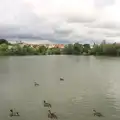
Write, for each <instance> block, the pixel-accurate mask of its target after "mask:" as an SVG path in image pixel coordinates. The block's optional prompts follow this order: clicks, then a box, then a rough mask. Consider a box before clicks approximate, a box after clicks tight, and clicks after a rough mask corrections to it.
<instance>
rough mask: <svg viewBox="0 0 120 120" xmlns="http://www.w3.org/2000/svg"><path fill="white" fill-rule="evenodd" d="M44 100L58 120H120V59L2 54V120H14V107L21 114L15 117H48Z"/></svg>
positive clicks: (17, 119)
mask: <svg viewBox="0 0 120 120" xmlns="http://www.w3.org/2000/svg"><path fill="white" fill-rule="evenodd" d="M60 77H63V78H64V81H60ZM34 81H36V82H37V83H39V84H40V86H38V87H35V86H34ZM43 100H46V101H47V102H49V103H51V104H52V108H51V111H52V112H56V115H57V116H58V119H59V120H98V119H102V120H120V58H118V57H94V56H64V55H61V56H57V55H56V56H54V55H53V56H24V57H22V56H21V57H20V56H19V57H0V120H10V119H11V118H10V117H9V110H10V109H11V108H15V109H16V111H19V112H20V115H21V116H20V117H13V118H12V120H47V119H48V118H47V116H48V115H47V114H48V108H44V107H43ZM93 109H96V111H99V112H101V113H102V114H103V115H104V116H105V117H103V118H98V117H95V116H93V111H92V110H93Z"/></svg>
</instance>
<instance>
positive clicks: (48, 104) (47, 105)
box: [44, 100, 52, 107]
mask: <svg viewBox="0 0 120 120" xmlns="http://www.w3.org/2000/svg"><path fill="white" fill-rule="evenodd" d="M44 107H52V105H51V104H50V103H47V102H46V101H45V100H44Z"/></svg>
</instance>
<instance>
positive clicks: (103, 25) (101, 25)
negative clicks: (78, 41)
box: [85, 22, 120, 29]
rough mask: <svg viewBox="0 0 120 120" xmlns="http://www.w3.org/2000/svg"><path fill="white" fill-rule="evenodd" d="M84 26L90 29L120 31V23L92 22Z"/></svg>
mask: <svg viewBox="0 0 120 120" xmlns="http://www.w3.org/2000/svg"><path fill="white" fill-rule="evenodd" d="M85 26H86V27H90V28H102V29H120V23H117V22H94V23H93V24H86V25H85Z"/></svg>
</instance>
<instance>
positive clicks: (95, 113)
mask: <svg viewBox="0 0 120 120" xmlns="http://www.w3.org/2000/svg"><path fill="white" fill-rule="evenodd" d="M93 111H94V113H93V114H94V116H98V117H103V115H102V114H101V113H100V112H96V110H93Z"/></svg>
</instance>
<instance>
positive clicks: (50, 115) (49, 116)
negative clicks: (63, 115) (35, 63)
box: [48, 110, 58, 119]
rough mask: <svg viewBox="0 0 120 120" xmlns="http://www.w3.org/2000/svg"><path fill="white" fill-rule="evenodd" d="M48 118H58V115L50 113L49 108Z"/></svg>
mask: <svg viewBox="0 0 120 120" xmlns="http://www.w3.org/2000/svg"><path fill="white" fill-rule="evenodd" d="M48 118H51V119H52V118H55V119H58V117H57V116H56V115H55V113H52V112H51V111H50V110H48Z"/></svg>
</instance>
